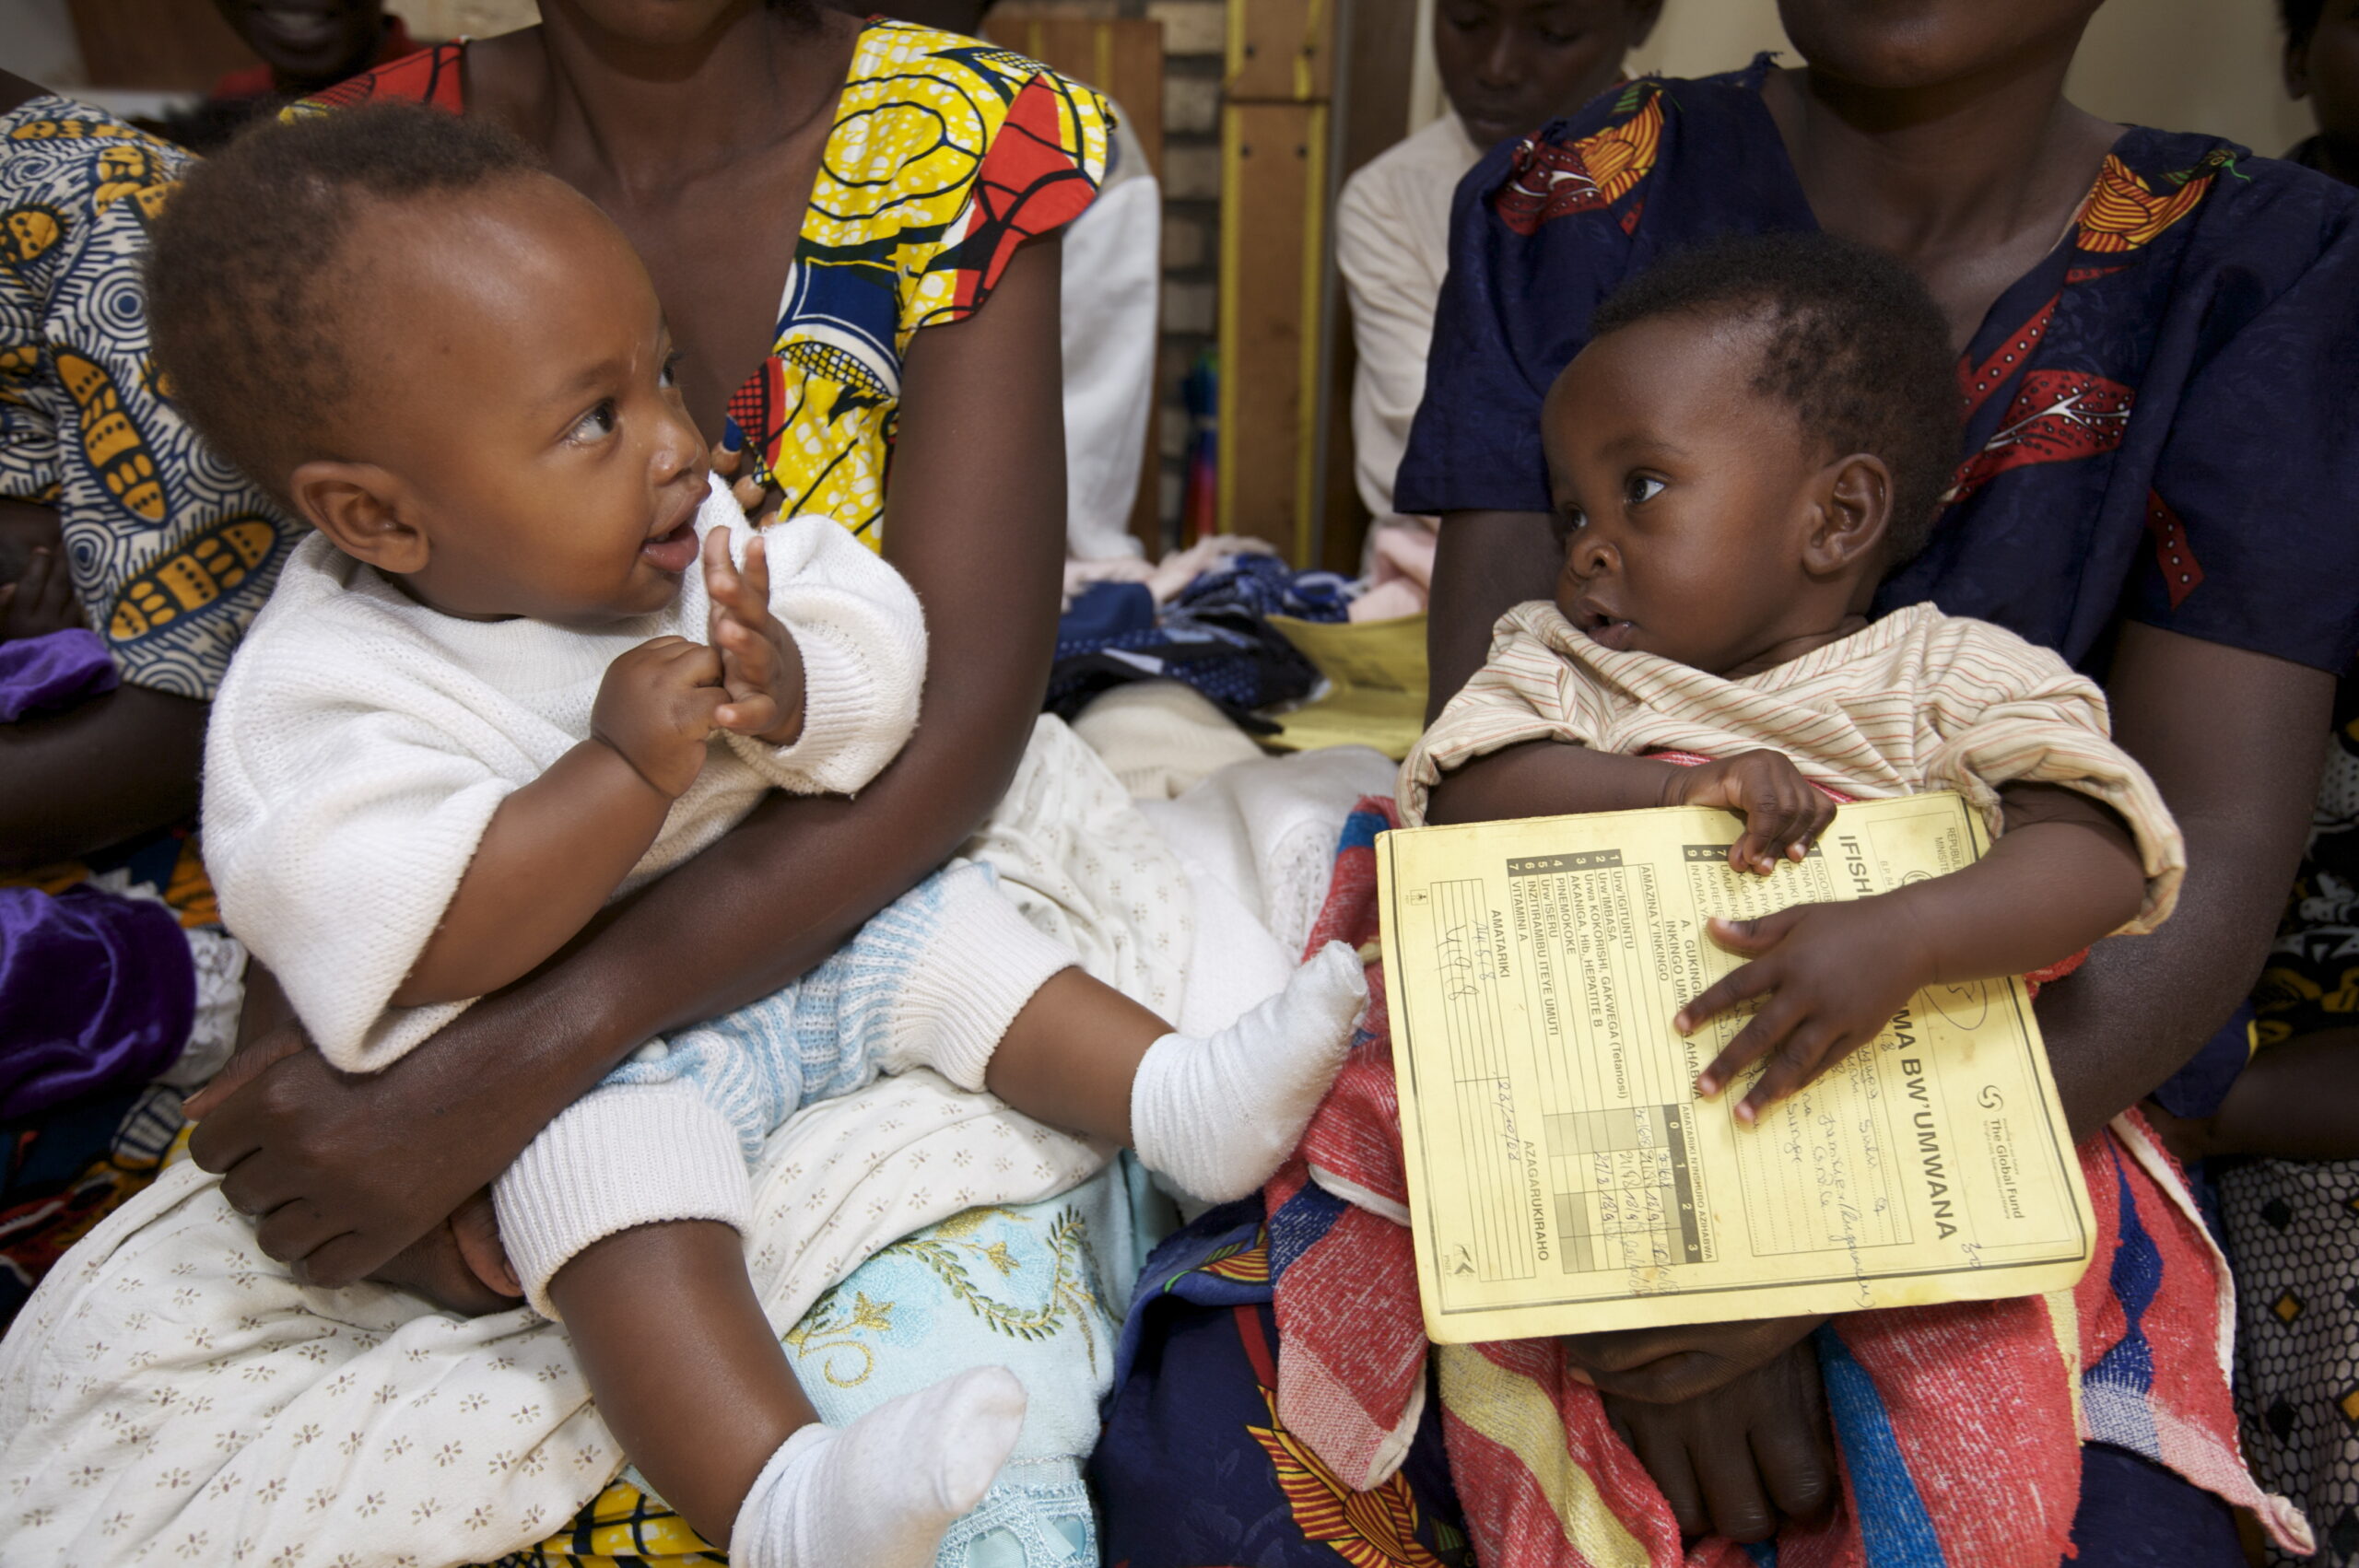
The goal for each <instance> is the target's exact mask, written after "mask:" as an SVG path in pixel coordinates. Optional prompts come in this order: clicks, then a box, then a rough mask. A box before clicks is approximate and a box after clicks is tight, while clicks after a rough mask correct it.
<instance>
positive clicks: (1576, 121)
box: [1472, 54, 1796, 241]
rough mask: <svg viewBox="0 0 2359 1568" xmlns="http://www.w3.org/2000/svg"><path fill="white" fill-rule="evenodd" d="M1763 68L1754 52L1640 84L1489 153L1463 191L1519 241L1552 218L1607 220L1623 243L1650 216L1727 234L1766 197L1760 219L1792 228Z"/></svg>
mask: <svg viewBox="0 0 2359 1568" xmlns="http://www.w3.org/2000/svg"><path fill="white" fill-rule="evenodd" d="M1769 68H1770V57H1769V56H1768V55H1766V54H1762V55H1758V56H1755V59H1754V60H1753V62H1752V64H1748V65H1746V66H1745V67H1744V68H1743V69H1742V70H1737V71H1729V72H1725V73H1723V74H1721V75H1719V76H1640V77H1638V78H1637V80H1635V81H1631V82H1628V83H1625V84H1624V85H1623V86H1622V87H1621V88H1618V89H1616V90H1613V91H1609V92H1606V93H1602V94H1601V95H1599V96H1598V97H1597V98H1595V99H1590V102H1589V103H1588V104H1587V105H1586V106H1584V107H1583V108H1582V109H1581V111H1579V113H1577V114H1574V115H1571V116H1568V117H1567V118H1566V119H1562V120H1556V121H1552V122H1550V123H1548V124H1546V125H1544V126H1543V127H1542V128H1541V129H1540V131H1539V132H1538V133H1537V134H1535V135H1532V136H1528V137H1526V138H1524V139H1523V140H1522V141H1521V142H1511V143H1505V144H1502V145H1501V146H1498V147H1496V148H1494V149H1492V151H1491V152H1490V153H1489V154H1488V155H1487V156H1486V157H1485V159H1484V162H1483V164H1482V166H1481V173H1480V174H1479V175H1478V176H1477V177H1476V178H1475V179H1474V180H1473V181H1472V183H1473V184H1474V185H1475V186H1476V188H1477V189H1479V190H1480V191H1482V192H1483V193H1484V194H1485V197H1486V198H1487V200H1488V201H1489V204H1490V205H1491V208H1492V210H1493V212H1494V213H1495V214H1496V216H1497V217H1498V219H1499V221H1500V222H1501V223H1502V224H1503V225H1505V227H1506V228H1508V229H1509V230H1511V231H1513V232H1514V233H1516V234H1519V235H1522V236H1526V237H1530V236H1532V235H1534V234H1537V233H1539V232H1540V231H1541V230H1542V229H1543V227H1545V226H1546V225H1548V224H1551V223H1554V222H1555V221H1557V220H1558V219H1562V218H1587V219H1589V220H1590V221H1589V223H1588V224H1587V225H1584V226H1582V227H1592V228H1593V227H1596V226H1597V225H1598V224H1599V223H1603V222H1610V223H1612V224H1614V226H1615V227H1616V228H1619V229H1620V230H1621V232H1622V233H1623V234H1624V235H1625V236H1627V235H1632V234H1635V233H1636V232H1637V228H1638V225H1639V223H1640V222H1641V221H1642V219H1645V218H1646V217H1647V216H1649V213H1652V215H1653V218H1654V224H1653V226H1654V227H1656V228H1661V227H1663V225H1664V224H1665V222H1666V221H1667V222H1668V223H1669V224H1670V225H1671V227H1672V228H1677V227H1678V226H1679V224H1680V221H1681V220H1680V218H1679V216H1678V215H1679V214H1681V213H1685V212H1690V211H1693V212H1698V213H1703V214H1705V215H1707V216H1706V217H1705V219H1704V220H1703V221H1705V222H1707V224H1708V226H1710V227H1726V226H1727V224H1728V222H1729V221H1730V220H1731V214H1730V213H1729V212H1728V211H1727V210H1725V209H1728V208H1731V207H1732V206H1733V207H1742V206H1743V205H1745V204H1748V203H1753V204H1756V205H1757V204H1759V203H1760V202H1762V201H1764V200H1765V199H1766V200H1768V201H1769V202H1771V203H1772V204H1773V205H1774V206H1775V207H1776V209H1777V210H1776V211H1775V212H1770V213H1768V214H1767V216H1766V218H1765V221H1782V220H1790V218H1791V216H1792V215H1791V214H1790V213H1788V212H1786V211H1785V208H1786V207H1790V205H1791V202H1790V200H1788V199H1786V198H1788V197H1790V195H1791V194H1792V193H1793V192H1794V191H1795V189H1796V188H1795V187H1794V185H1793V178H1792V174H1791V170H1790V167H1789V166H1787V165H1786V163H1785V151H1784V146H1783V144H1782V143H1781V142H1780V141H1779V139H1778V132H1777V126H1776V124H1775V123H1774V122H1772V121H1771V120H1770V118H1769V113H1768V111H1767V109H1766V107H1765V106H1764V105H1763V103H1762V101H1761V84H1762V82H1763V80H1764V79H1765V78H1766V76H1767V74H1768V72H1769ZM1674 185H1675V187H1676V190H1675V193H1672V194H1673V197H1674V199H1672V201H1670V202H1668V203H1665V202H1664V201H1663V200H1661V198H1662V196H1663V195H1664V194H1665V188H1666V187H1667V186H1674ZM1673 239H1674V241H1675V239H1676V236H1673Z"/></svg>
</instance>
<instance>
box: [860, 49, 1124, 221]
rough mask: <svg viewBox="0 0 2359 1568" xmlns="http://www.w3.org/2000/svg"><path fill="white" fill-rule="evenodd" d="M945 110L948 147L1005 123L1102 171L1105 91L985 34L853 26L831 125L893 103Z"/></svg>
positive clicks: (1108, 117)
mask: <svg viewBox="0 0 2359 1568" xmlns="http://www.w3.org/2000/svg"><path fill="white" fill-rule="evenodd" d="M903 106H906V107H908V108H911V109H915V110H918V111H920V112H921V113H928V112H931V113H937V114H938V113H943V112H945V111H947V112H948V113H949V115H950V118H949V119H948V120H945V122H944V123H943V124H942V125H941V126H940V127H939V129H940V131H941V132H942V133H943V135H944V137H945V139H946V142H947V144H948V145H950V146H960V147H964V148H968V150H979V148H977V147H974V146H970V143H971V142H973V141H975V140H977V139H979V141H980V146H989V145H990V144H991V143H992V141H993V140H994V139H995V138H996V136H997V135H998V133H999V131H1000V129H1001V128H1002V127H1003V126H1004V125H1007V124H1010V123H1014V124H1015V125H1016V126H1017V127H1019V128H1020V129H1021V130H1022V131H1023V132H1024V133H1025V135H1027V137H1029V138H1034V139H1039V140H1041V141H1043V142H1044V143H1045V144H1046V146H1047V147H1048V149H1049V150H1050V152H1051V153H1052V154H1063V155H1065V156H1067V157H1070V158H1080V159H1082V160H1084V161H1086V164H1087V166H1088V168H1089V170H1090V171H1091V179H1092V181H1093V183H1094V182H1095V181H1097V180H1099V179H1102V178H1104V175H1105V171H1106V157H1107V138H1108V136H1109V134H1110V133H1111V131H1112V120H1113V115H1112V111H1110V110H1109V108H1108V107H1107V104H1106V99H1104V98H1103V97H1101V96H1100V95H1099V94H1098V93H1097V92H1096V91H1094V90H1093V89H1091V88H1086V87H1084V86H1083V85H1081V84H1080V83H1078V82H1076V81H1074V80H1072V79H1071V78H1070V77H1067V76H1060V75H1058V74H1057V73H1056V72H1055V71H1052V70H1050V68H1049V67H1048V66H1046V65H1043V64H1040V62H1039V61H1038V60H1035V59H1032V58H1031V57H1030V56H1028V55H1025V54H1020V53H1017V52H1016V51H1015V50H1013V49H1006V48H1003V47H1002V46H1000V45H999V44H996V43H992V42H991V41H988V40H985V39H978V38H968V37H966V36H965V35H963V34H960V33H955V32H945V31H943V30H942V29H939V28H929V27H921V26H919V25H918V24H917V23H915V22H902V21H894V20H892V19H890V18H876V19H874V20H873V21H871V22H869V23H868V25H867V26H866V27H864V28H863V29H861V35H860V41H859V44H858V46H857V47H856V48H855V49H854V50H853V52H852V63H851V72H850V74H849V76H847V78H846V80H845V83H844V98H843V102H842V106H841V108H840V109H839V111H838V112H837V121H838V123H839V125H842V124H844V123H849V122H851V121H852V120H853V119H854V117H855V116H860V115H874V114H876V113H877V112H878V111H889V110H890V109H892V108H895V107H903Z"/></svg>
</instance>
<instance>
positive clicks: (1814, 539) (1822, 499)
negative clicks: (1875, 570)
mask: <svg viewBox="0 0 2359 1568" xmlns="http://www.w3.org/2000/svg"><path fill="white" fill-rule="evenodd" d="M1891 525H1892V470H1891V469H1889V468H1886V467H1885V466H1884V459H1882V458H1880V457H1876V456H1874V455H1872V453H1869V452H1854V453H1852V454H1851V455H1850V456H1849V457H1845V458H1837V460H1836V461H1835V462H1830V463H1828V464H1827V465H1826V466H1825V468H1823V469H1821V470H1820V471H1819V495H1818V515H1817V517H1816V518H1815V519H1813V521H1812V525H1811V530H1810V533H1809V536H1808V537H1807V538H1805V539H1804V540H1803V541H1802V567H1803V568H1804V569H1805V570H1807V571H1808V572H1810V574H1811V575H1812V576H1813V577H1834V576H1837V575H1838V574H1840V573H1842V572H1845V571H1848V570H1849V569H1851V568H1854V567H1856V566H1857V565H1858V564H1859V563H1860V562H1861V561H1864V560H1868V559H1870V558H1872V556H1874V554H1875V552H1876V549H1877V547H1878V546H1879V545H1881V544H1883V543H1884V532H1885V530H1886V529H1888V528H1889V527H1890V526H1891Z"/></svg>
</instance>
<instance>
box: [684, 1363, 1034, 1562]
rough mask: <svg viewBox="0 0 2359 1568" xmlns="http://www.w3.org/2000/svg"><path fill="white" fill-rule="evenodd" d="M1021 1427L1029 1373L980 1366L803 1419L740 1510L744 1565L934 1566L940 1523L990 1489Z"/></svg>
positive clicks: (736, 1539)
mask: <svg viewBox="0 0 2359 1568" xmlns="http://www.w3.org/2000/svg"><path fill="white" fill-rule="evenodd" d="M1023 1430H1024V1385H1023V1384H1021V1383H1019V1382H1017V1381H1016V1379H1015V1374H1014V1373H1012V1372H1010V1371H1008V1370H1007V1368H1005V1367H1003V1366H979V1367H976V1368H974V1369H973V1370H972V1371H969V1372H962V1373H960V1374H959V1375H957V1376H956V1377H950V1378H945V1379H944V1380H943V1381H942V1382H940V1383H937V1384H934V1385H933V1387H930V1388H921V1389H919V1390H918V1391H917V1392H916V1393H914V1394H904V1395H902V1396H901V1397H900V1398H898V1399H888V1400H886V1402H885V1403H884V1404H881V1405H879V1406H877V1407H876V1408H875V1409H874V1410H871V1411H869V1412H868V1413H867V1414H866V1415H864V1416H863V1417H861V1418H860V1419H859V1420H858V1421H856V1422H852V1423H851V1425H850V1426H846V1427H832V1426H820V1425H818V1424H816V1423H814V1424H812V1425H810V1426H806V1427H804V1428H803V1430H801V1431H800V1432H797V1433H795V1434H794V1435H793V1436H792V1437H790V1438H788V1439H787V1440H786V1441H785V1442H784V1443H781V1444H780V1445H779V1449H778V1452H777V1453H775V1454H773V1455H771V1456H770V1462H769V1464H767V1465H764V1466H763V1467H762V1473H761V1474H760V1475H759V1476H757V1478H755V1480H754V1485H753V1489H752V1490H751V1491H749V1492H746V1493H745V1503H744V1504H742V1505H741V1506H740V1507H739V1508H738V1510H737V1523H736V1526H735V1527H734V1530H733V1531H732V1533H731V1535H730V1538H729V1560H730V1562H734V1563H735V1564H737V1568H854V1565H857V1568H929V1565H930V1564H931V1563H932V1562H933V1554H934V1550H935V1548H937V1547H938V1546H940V1545H941V1543H942V1532H943V1531H945V1530H946V1529H948V1528H949V1527H951V1525H952V1524H954V1523H955V1522H957V1519H958V1517H959V1516H960V1515H964V1514H966V1513H968V1512H969V1511H970V1510H972V1509H973V1508H974V1506H975V1504H978V1503H980V1502H981V1501H982V1500H983V1493H985V1492H989V1491H990V1490H991V1489H992V1480H993V1479H995V1478H996V1477H997V1476H998V1475H999V1471H1000V1467H1001V1466H1002V1465H1004V1464H1005V1463H1007V1457H1008V1455H1009V1454H1010V1453H1012V1452H1014V1450H1015V1439H1016V1437H1017V1435H1018V1434H1019V1433H1022V1432H1023Z"/></svg>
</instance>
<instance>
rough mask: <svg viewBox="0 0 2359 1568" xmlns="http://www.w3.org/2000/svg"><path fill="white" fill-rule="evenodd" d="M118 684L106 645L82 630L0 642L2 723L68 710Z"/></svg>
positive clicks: (0, 713)
mask: <svg viewBox="0 0 2359 1568" xmlns="http://www.w3.org/2000/svg"><path fill="white" fill-rule="evenodd" d="M119 684H120V678H119V677H118V676H117V675H116V674H115V673H114V661H113V660H111V659H109V658H108V657H107V645H106V643H105V641H104V640H103V639H101V638H100V636H99V634H98V633H96V632H94V631H88V630H86V629H84V628H83V627H81V626H71V627H68V628H67V629H66V630H65V631H62V632H51V633H50V634H49V635H48V636H47V637H20V638H16V639H14V640H13V641H9V642H0V724H13V723H15V722H16V721H17V720H19V719H22V718H23V717H24V716H25V715H26V714H28V713H32V712H36V711H38V710H40V709H41V708H70V707H72V706H73V705H74V704H75V703H77V702H80V701H81V700H82V699H83V698H85V697H93V696H98V695H99V694H100V692H111V691H112V690H114V688H115V687H116V685H119Z"/></svg>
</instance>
